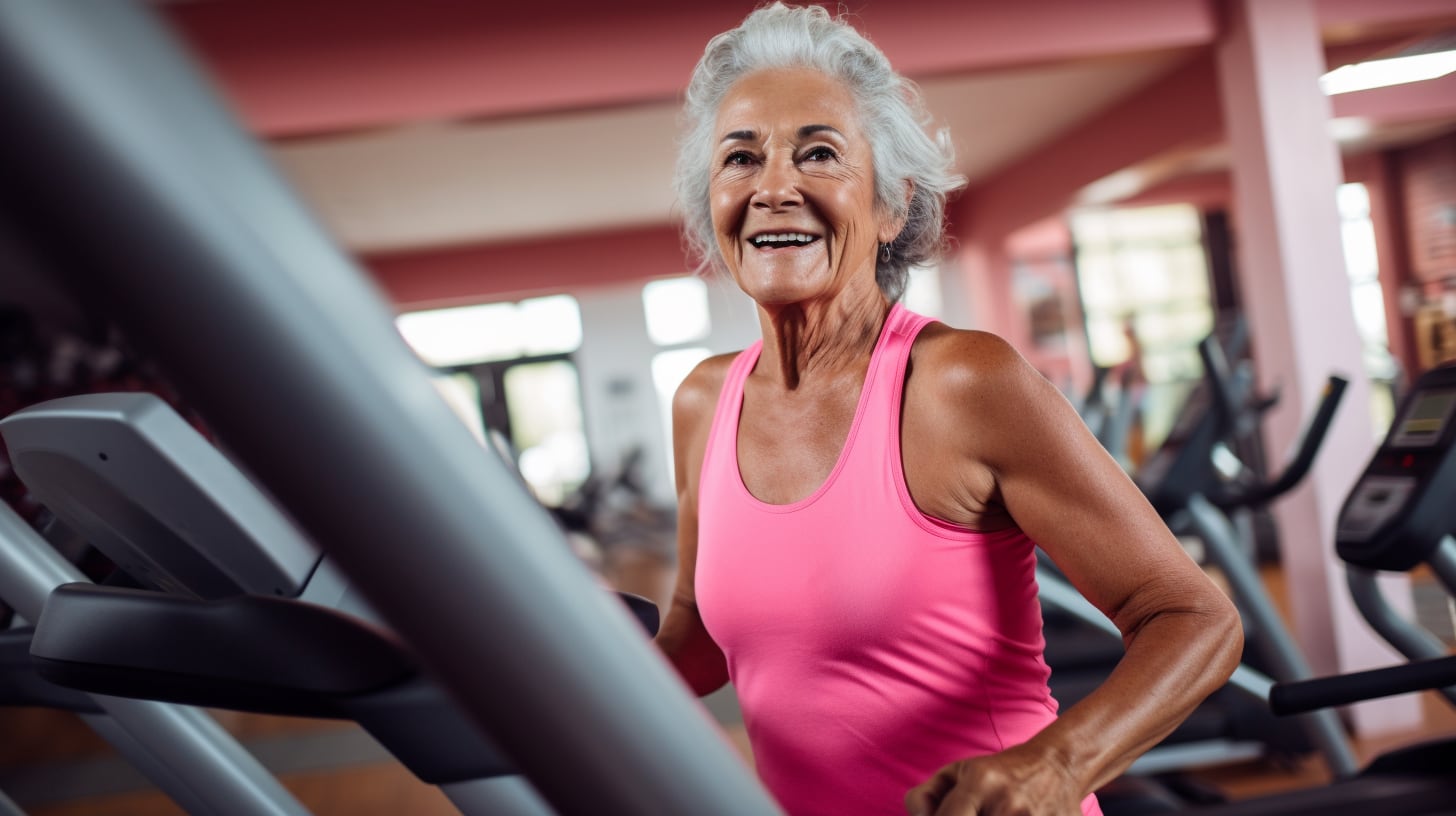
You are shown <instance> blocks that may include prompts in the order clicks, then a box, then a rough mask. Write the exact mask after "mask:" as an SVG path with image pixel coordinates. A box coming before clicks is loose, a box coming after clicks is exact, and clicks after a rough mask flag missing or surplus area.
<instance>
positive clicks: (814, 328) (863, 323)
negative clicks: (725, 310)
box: [761, 296, 890, 390]
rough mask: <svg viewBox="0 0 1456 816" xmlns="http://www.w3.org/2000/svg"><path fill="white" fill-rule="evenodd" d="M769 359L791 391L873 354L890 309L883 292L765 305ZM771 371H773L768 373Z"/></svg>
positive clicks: (765, 349) (766, 356)
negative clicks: (848, 298) (851, 298)
mask: <svg viewBox="0 0 1456 816" xmlns="http://www.w3.org/2000/svg"><path fill="white" fill-rule="evenodd" d="M761 311H762V322H763V354H762V359H763V360H764V362H770V361H772V363H773V364H774V369H773V372H772V373H773V375H774V376H775V377H776V378H777V379H778V380H779V381H780V383H781V384H782V386H783V387H784V388H786V389H789V390H794V389H797V388H799V387H800V386H801V385H802V384H803V383H804V381H805V380H806V379H813V378H814V377H816V376H817V375H819V374H826V375H832V374H835V373H838V372H840V371H842V370H843V369H844V368H845V367H848V366H855V365H858V364H859V363H860V362H861V361H862V360H864V359H866V358H868V357H869V356H870V355H871V354H872V353H873V352H874V348H875V343H876V341H877V340H878V339H879V336H880V328H881V327H882V326H883V325H884V323H885V318H886V317H887V316H888V315H889V313H890V304H889V303H888V302H887V301H886V300H885V299H884V297H883V296H879V297H873V298H862V299H859V300H856V301H853V302H845V301H844V300H832V301H827V302H807V303H793V304H789V305H785V306H781V307H778V308H775V309H772V310H769V309H763V310H761ZM765 373H768V372H765Z"/></svg>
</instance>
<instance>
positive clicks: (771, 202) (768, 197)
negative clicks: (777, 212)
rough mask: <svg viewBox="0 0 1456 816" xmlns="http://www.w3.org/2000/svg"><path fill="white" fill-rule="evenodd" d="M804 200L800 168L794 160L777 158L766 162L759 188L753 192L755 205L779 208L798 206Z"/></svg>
mask: <svg viewBox="0 0 1456 816" xmlns="http://www.w3.org/2000/svg"><path fill="white" fill-rule="evenodd" d="M803 200H804V199H803V195H802V194H801V193H800V191H799V168H798V167H796V166H795V165H794V162H793V161H791V160H786V159H777V160H771V161H767V162H764V165H763V171H762V172H761V173H759V177H758V189H757V190H756V191H755V192H754V194H753V204H754V206H756V207H764V208H768V209H778V208H780V207H792V206H796V205H798V204H801V203H803Z"/></svg>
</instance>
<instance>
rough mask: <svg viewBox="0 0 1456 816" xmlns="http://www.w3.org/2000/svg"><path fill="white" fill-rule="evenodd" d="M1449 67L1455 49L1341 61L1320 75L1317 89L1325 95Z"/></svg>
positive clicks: (1416, 78) (1455, 61)
mask: <svg viewBox="0 0 1456 816" xmlns="http://www.w3.org/2000/svg"><path fill="white" fill-rule="evenodd" d="M1452 71H1456V51H1436V52H1433V53H1430V54H1413V55H1411V56H1409V57H1391V58H1390V59H1380V60H1370V61H1369V62H1357V63H1354V64H1353V65H1342V66H1340V67H1339V68H1336V69H1335V70H1333V71H1331V72H1329V73H1328V74H1325V75H1324V76H1322V77H1320V89H1321V90H1323V91H1324V92H1325V94H1326V95H1329V96H1334V95H1335V94H1342V93H1349V92H1351V91H1364V90H1368V89H1370V88H1384V87H1385V86H1387V85H1402V84H1404V83H1407V82H1420V81H1421V80H1423V79H1435V78H1436V77H1439V76H1445V75H1446V74H1449V73H1451V72H1452Z"/></svg>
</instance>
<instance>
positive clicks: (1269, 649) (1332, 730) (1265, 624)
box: [1187, 494, 1359, 779]
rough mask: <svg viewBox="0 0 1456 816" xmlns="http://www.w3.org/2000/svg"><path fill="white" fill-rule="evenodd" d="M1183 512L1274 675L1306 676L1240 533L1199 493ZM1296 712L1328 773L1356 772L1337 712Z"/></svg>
mask: <svg viewBox="0 0 1456 816" xmlns="http://www.w3.org/2000/svg"><path fill="white" fill-rule="evenodd" d="M1187 513H1188V520H1189V522H1190V523H1191V524H1192V525H1193V528H1194V529H1195V530H1196V531H1197V532H1198V534H1199V536H1200V537H1201V538H1202V539H1203V543H1204V546H1205V547H1206V548H1207V552H1208V555H1209V557H1210V558H1211V559H1212V560H1213V562H1214V563H1215V564H1216V565H1217V566H1218V567H1219V569H1221V570H1222V571H1223V573H1224V577H1225V578H1227V579H1228V582H1229V587H1230V589H1231V590H1232V591H1233V594H1234V598H1235V601H1236V602H1237V603H1238V606H1239V609H1240V610H1241V611H1242V612H1243V614H1244V615H1245V616H1246V617H1247V618H1249V619H1250V620H1251V621H1253V624H1254V628H1255V630H1256V632H1255V643H1256V644H1261V645H1262V648H1261V649H1260V651H1261V654H1263V656H1264V658H1265V659H1266V660H1267V661H1269V665H1270V666H1272V667H1273V669H1274V672H1273V674H1274V676H1275V677H1276V678H1277V679H1279V680H1281V681H1292V680H1304V679H1307V678H1308V677H1310V676H1311V672H1310V669H1309V664H1308V663H1306V662H1305V660H1304V653H1303V652H1301V651H1300V650H1299V646H1298V645H1297V644H1296V643H1295V642H1294V638H1293V637H1292V636H1291V635H1290V634H1289V629H1288V627H1286V626H1285V625H1284V620H1283V619H1282V618H1280V617H1279V612H1278V610H1276V609H1275V608H1274V604H1273V602H1272V601H1271V600H1270V599H1269V592H1268V590H1267V589H1265V588H1264V583H1263V581H1262V580H1261V579H1260V578H1259V574H1258V572H1257V571H1255V569H1254V565H1253V562H1252V561H1251V560H1250V559H1249V557H1248V556H1247V555H1245V553H1244V551H1243V548H1242V547H1241V546H1240V545H1239V540H1238V535H1237V533H1236V532H1235V531H1234V529H1233V525H1232V524H1230V523H1229V520H1228V517H1227V516H1225V515H1224V514H1223V513H1222V512H1220V511H1219V509H1218V508H1217V507H1214V506H1213V504H1212V503H1211V502H1209V501H1208V500H1207V499H1205V498H1204V497H1202V496H1200V495H1197V494H1194V495H1193V496H1192V497H1190V498H1189V500H1188V508H1187ZM1299 718H1300V723H1301V724H1302V725H1303V726H1304V727H1305V729H1306V730H1307V731H1308V733H1309V737H1310V740H1311V741H1312V742H1313V743H1314V744H1315V745H1316V746H1318V747H1319V750H1320V752H1321V753H1322V754H1323V755H1324V757H1325V762H1326V763H1327V764H1328V765H1329V768H1330V773H1331V774H1333V775H1334V776H1335V777H1336V778H1339V779H1345V778H1348V777H1352V776H1354V775H1355V774H1356V773H1358V772H1359V764H1358V763H1357V762H1356V760H1355V754H1354V752H1353V751H1352V750H1351V748H1350V742H1349V739H1348V738H1347V737H1346V735H1345V728H1344V725H1343V723H1341V722H1340V718H1339V715H1338V714H1336V713H1335V712H1334V711H1331V710H1328V709H1326V710H1323V711H1313V712H1310V713H1308V714H1301V715H1299Z"/></svg>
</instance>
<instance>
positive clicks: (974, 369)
mask: <svg viewBox="0 0 1456 816" xmlns="http://www.w3.org/2000/svg"><path fill="white" fill-rule="evenodd" d="M910 366H911V373H912V375H913V376H914V378H915V379H916V380H918V381H919V382H920V384H921V385H923V386H929V387H930V388H931V389H932V390H933V391H934V393H937V394H940V395H942V396H944V397H948V398H954V399H959V398H961V397H964V396H966V393H967V391H968V390H971V391H978V390H984V389H986V388H988V387H995V388H998V389H1004V388H1008V387H1016V386H1018V385H1019V386H1020V387H1026V386H1028V385H1030V382H1028V380H1029V379H1030V378H1037V377H1040V375H1039V374H1037V372H1036V371H1035V369H1033V368H1032V367H1031V366H1030V365H1029V364H1028V363H1027V362H1026V359H1025V358H1023V357H1022V356H1021V354H1020V353H1019V352H1017V350H1016V349H1015V348H1014V347H1012V345H1011V344H1010V343H1008V342H1006V341H1005V340H1004V339H1002V338H1001V337H1000V336H998V335H995V334H992V333H991V332H985V331H977V330H974V329H956V328H952V327H950V326H947V325H945V324H944V323H929V324H927V325H926V326H925V328H924V329H922V330H921V332H920V334H919V335H918V336H917V337H916V338H915V345H914V347H913V348H912V349H911V353H910Z"/></svg>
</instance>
